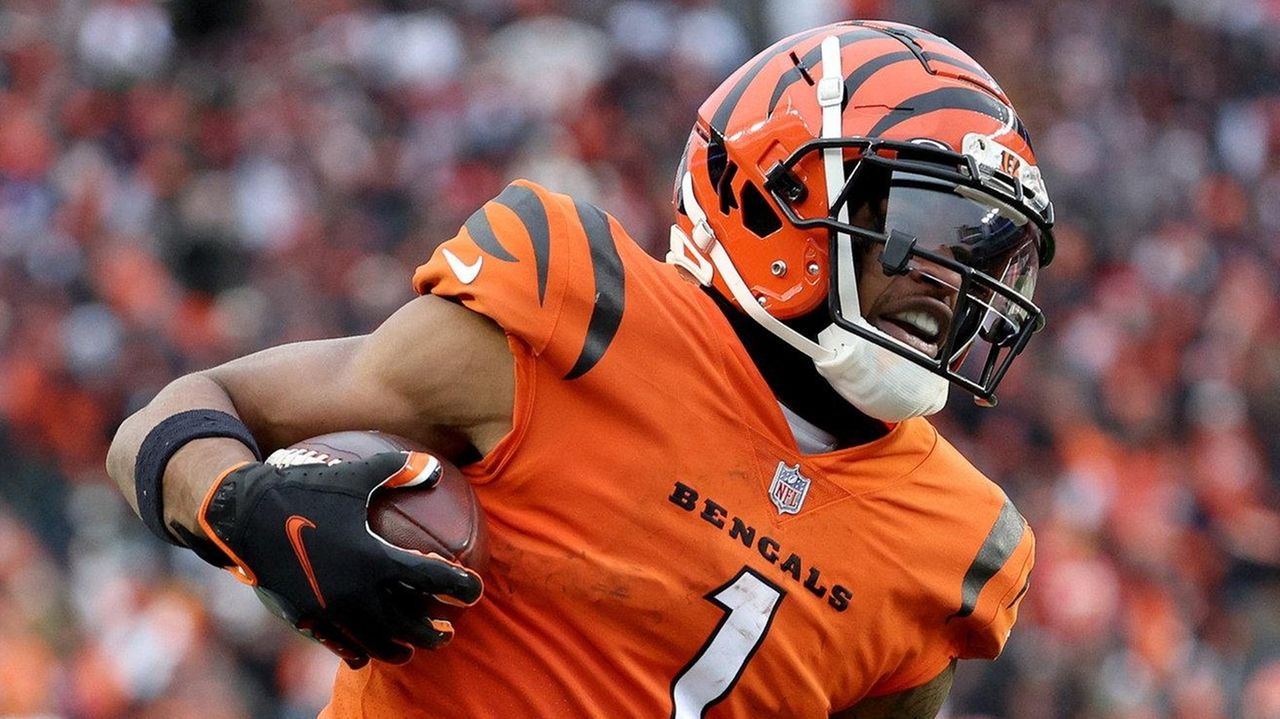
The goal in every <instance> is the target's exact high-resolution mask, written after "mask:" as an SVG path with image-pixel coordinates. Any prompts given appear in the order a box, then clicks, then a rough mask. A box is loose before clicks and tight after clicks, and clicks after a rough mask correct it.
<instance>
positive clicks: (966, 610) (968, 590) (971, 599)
mask: <svg viewBox="0 0 1280 719" xmlns="http://www.w3.org/2000/svg"><path fill="white" fill-rule="evenodd" d="M1026 531H1027V520H1025V519H1023V518H1022V514H1021V513H1019V512H1018V508H1017V507H1015V506H1013V502H1011V501H1009V500H1008V499H1007V498H1006V499H1005V501H1004V506H1003V507H1001V508H1000V515H999V516H998V517H996V522H995V524H993V525H991V531H990V532H989V533H987V538H986V540H984V541H983V542H982V546H981V547H979V548H978V554H977V556H975V557H974V558H973V563H972V564H970V565H969V569H968V571H966V572H965V573H964V580H963V581H962V582H961V592H960V595H961V600H960V609H958V610H956V613H955V614H953V615H951V616H952V617H953V618H955V617H967V616H969V615H970V614H973V610H974V607H976V606H977V604H978V595H979V594H980V593H982V589H983V587H985V586H987V583H988V582H990V581H991V578H992V577H994V576H995V575H996V572H998V571H1000V568H1001V567H1003V566H1004V565H1005V564H1006V563H1007V562H1008V561H1009V557H1010V556H1012V555H1013V552H1014V550H1016V549H1017V548H1018V544H1019V543H1020V542H1021V541H1022V535H1023V534H1024V533H1025V532H1026Z"/></svg>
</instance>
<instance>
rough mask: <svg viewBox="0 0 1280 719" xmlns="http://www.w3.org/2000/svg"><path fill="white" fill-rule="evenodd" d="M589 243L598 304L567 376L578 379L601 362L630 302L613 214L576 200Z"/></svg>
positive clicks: (566, 377)
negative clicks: (611, 219)
mask: <svg viewBox="0 0 1280 719" xmlns="http://www.w3.org/2000/svg"><path fill="white" fill-rule="evenodd" d="M574 207H575V208H576V209H577V211H578V219H579V221H580V222H581V223H582V229H583V232H585V233H586V235H587V245H588V246H589V247H590V248H591V271H592V275H593V277H594V279H595V304H594V305H593V307H592V309H591V319H590V320H589V321H588V323H587V336H586V340H585V341H584V342H583V344H582V352H581V354H579V355H578V360H577V361H576V362H574V363H573V367H571V368H570V369H569V371H568V372H567V373H566V374H565V376H564V378H565V379H577V378H579V377H581V376H582V375H584V374H586V373H587V372H589V371H591V368H592V367H595V366H596V363H597V362H599V361H600V358H601V357H603V356H604V353H605V351H606V350H608V349H609V345H610V343H612V342H613V338H614V335H616V334H617V333H618V326H619V325H621V324H622V310H623V307H624V303H625V301H626V282H625V277H624V275H623V273H622V258H621V257H620V256H619V255H618V247H617V244H616V243H615V241H614V237H613V230H612V229H611V228H610V224H609V217H608V215H606V214H605V213H604V212H602V211H601V210H600V208H598V207H596V206H595V205H590V204H586V203H582V202H576V201H575V202H574Z"/></svg>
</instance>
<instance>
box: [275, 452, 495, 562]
mask: <svg viewBox="0 0 1280 719" xmlns="http://www.w3.org/2000/svg"><path fill="white" fill-rule="evenodd" d="M404 451H419V452H430V450H428V449H425V448H423V447H419V446H417V445H415V444H414V443H413V442H410V441H409V440H407V439H405V438H403V437H397V436H396V435H392V434H385V433H382V432H361V431H347V432H334V433H332V434H325V435H321V436H319V437H312V438H311V439H306V440H303V441H301V442H298V443H296V444H294V445H292V446H290V447H287V448H285V449H279V450H276V451H275V452H272V453H271V456H269V457H267V460H266V461H267V463H268V464H272V465H275V466H277V467H287V466H296V465H301V464H337V463H338V462H351V461H356V460H360V459H364V458H366V457H370V456H372V455H375V454H378V453H381V452H404ZM431 454H432V456H434V457H436V459H438V460H439V461H440V464H441V466H442V467H443V469H444V472H443V474H442V475H441V477H440V481H439V482H438V483H437V484H436V485H435V486H434V487H431V488H414V487H408V488H400V489H384V490H380V491H378V492H377V493H375V494H374V496H373V501H372V502H370V504H369V527H370V529H372V530H373V531H374V533H376V534H377V535H378V536H379V537H382V538H383V539H385V540H386V541H388V542H390V543H391V544H394V545H396V546H397V547H403V548H405V549H411V550H415V551H418V552H422V553H423V554H430V553H432V552H434V553H436V554H439V555H441V556H443V557H445V558H446V559H451V560H453V561H455V562H458V563H460V564H462V565H464V566H466V567H468V568H470V569H472V570H474V571H476V572H478V573H480V574H481V575H482V576H483V574H484V570H485V567H486V566H487V565H488V560H489V553H488V541H487V538H486V534H485V523H484V514H483V512H482V511H481V509H480V503H479V501H477V499H476V495H475V492H473V491H472V489H471V483H470V482H468V481H467V479H466V477H464V476H463V475H462V471H461V470H459V469H458V468H457V467H455V466H454V465H453V464H452V463H450V462H448V461H446V460H445V459H443V458H441V457H440V456H439V455H436V454H435V453H434V452H431Z"/></svg>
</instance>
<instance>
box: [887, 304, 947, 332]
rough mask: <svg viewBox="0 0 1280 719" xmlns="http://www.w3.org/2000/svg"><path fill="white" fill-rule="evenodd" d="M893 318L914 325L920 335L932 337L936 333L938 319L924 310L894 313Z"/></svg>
mask: <svg viewBox="0 0 1280 719" xmlns="http://www.w3.org/2000/svg"><path fill="white" fill-rule="evenodd" d="M894 319H896V320H898V321H899V322H902V323H903V324H908V325H911V326H912V327H914V328H915V329H916V330H917V331H918V332H919V333H920V334H921V335H922V336H924V337H933V336H934V335H936V334H938V329H939V326H938V320H936V319H934V317H933V316H932V315H930V314H928V313H926V312H920V311H918V310H917V311H911V312H901V313H898V314H896V315H894Z"/></svg>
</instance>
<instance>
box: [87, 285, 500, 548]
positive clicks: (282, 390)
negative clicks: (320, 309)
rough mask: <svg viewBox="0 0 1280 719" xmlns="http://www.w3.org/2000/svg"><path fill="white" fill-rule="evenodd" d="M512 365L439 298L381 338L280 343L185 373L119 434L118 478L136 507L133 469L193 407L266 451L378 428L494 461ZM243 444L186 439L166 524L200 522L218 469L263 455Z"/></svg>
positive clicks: (173, 472)
mask: <svg viewBox="0 0 1280 719" xmlns="http://www.w3.org/2000/svg"><path fill="white" fill-rule="evenodd" d="M513 384H514V378H513V370H512V358H511V354H510V352H509V351H508V349H507V345H506V338H505V337H504V335H503V333H502V331H501V330H500V329H499V328H497V327H496V326H495V325H493V324H492V323H491V322H489V321H488V320H487V319H485V318H484V317H482V316H480V315H478V314H476V313H474V312H471V311H469V310H467V309H464V308H462V307H461V306H459V305H457V304H454V303H452V302H449V301H446V300H442V299H439V298H436V297H430V296H428V297H419V298H417V299H415V300H413V301H411V302H409V303H408V304H406V305H405V306H404V307H403V308H401V309H400V310H399V311H398V312H396V313H395V314H393V315H392V316H391V317H390V318H388V319H387V320H386V322H384V323H383V325H382V326H381V327H379V328H378V329H377V330H376V331H374V332H373V333H372V334H369V335H366V336H361V337H348V338H340V339H330V340H318V341H314V342H301V343H297V344H291V345H285V346H281V347H274V348H271V349H268V350H264V351H262V352H259V353H256V354H253V355H249V356H247V357H243V358H240V359H237V360H234V361H232V362H229V363H227V364H224V365H221V366H219V367H215V368H213V369H210V370H206V371H203V372H198V373H195V374H191V375H187V376H185V377H182V378H179V379H177V380H175V381H174V382H172V383H170V384H169V385H168V386H167V387H165V388H164V390H162V391H161V392H160V393H159V394H158V395H157V396H156V397H155V399H153V400H152V401H151V402H150V403H149V404H148V405H147V406H146V407H144V408H143V409H141V410H139V411H138V412H137V413H136V414H134V415H133V416H131V417H130V418H129V419H128V420H126V421H125V422H124V423H123V424H122V425H121V427H120V429H119V431H118V432H117V433H116V436H115V440H114V441H113V443H112V446H111V451H110V454H109V456H108V458H107V463H108V470H109V472H110V474H111V477H112V478H113V479H114V480H115V481H116V483H117V484H118V485H119V486H120V490H121V492H122V493H123V494H124V496H125V497H126V498H127V499H128V500H129V502H130V503H131V504H132V505H134V510H135V511H136V510H137V501H136V497H135V493H134V485H133V481H134V477H133V470H134V462H135V460H136V459H137V452H138V447H139V445H140V444H141V443H142V440H143V438H144V437H145V436H146V434H147V432H149V431H150V430H151V429H152V428H153V427H154V426H155V425H156V423H157V422H159V421H160V420H162V419H164V418H165V417H168V416H171V415H173V414H175V413H177V412H181V411H184V410H189V409H204V408H208V409H217V410H221V411H224V412H228V413H230V414H234V415H236V416H238V417H239V418H240V419H241V420H242V421H243V422H244V423H245V424H246V425H247V426H248V427H249V429H250V430H251V431H252V432H253V435H254V438H255V439H257V440H258V442H259V444H260V446H261V447H262V448H263V450H264V451H270V449H271V448H276V447H282V446H286V445H288V444H290V443H292V442H295V441H298V440H300V439H303V438H306V437H309V436H314V435H317V434H322V433H325V432H331V431H336V430H342V429H352V428H360V429H377V430H382V431H385V432H390V433H393V434H398V435H400V436H403V437H406V438H408V439H412V440H414V441H416V442H418V443H421V444H422V445H424V446H428V447H431V448H433V449H435V450H437V451H439V452H441V453H442V454H445V455H446V456H451V457H459V456H462V455H465V454H467V453H468V452H471V451H474V452H477V453H479V454H485V453H487V452H488V451H489V450H490V449H492V448H493V446H494V445H496V444H497V442H498V440H500V439H501V438H502V436H503V435H505V434H506V433H507V431H508V430H509V429H510V426H511V407H512V393H513ZM252 458H253V457H252V455H251V454H250V452H249V450H248V449H247V448H246V447H245V446H244V445H243V444H241V443H240V442H237V441H236V440H233V439H224V438H212V439H203V440H196V441H193V442H191V443H189V444H187V445H186V446H185V447H184V448H183V449H182V450H180V451H179V452H178V453H177V454H175V455H174V457H173V459H172V460H170V462H169V464H168V466H167V469H166V472H165V478H164V491H165V498H164V499H165V501H164V507H165V517H166V522H168V521H175V520H176V521H178V522H179V523H180V524H182V525H183V526H185V527H187V528H188V529H190V530H192V531H193V532H196V533H197V534H198V533H199V527H198V526H197V524H196V522H194V515H195V512H196V509H197V508H198V507H199V504H200V502H201V500H202V499H203V497H204V493H205V491H206V490H207V489H208V485H209V482H210V481H212V479H213V477H214V476H216V475H217V473H218V472H220V471H222V470H223V469H226V468H227V467H229V466H231V465H233V464H235V463H237V462H241V461H246V460H250V459H252Z"/></svg>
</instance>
